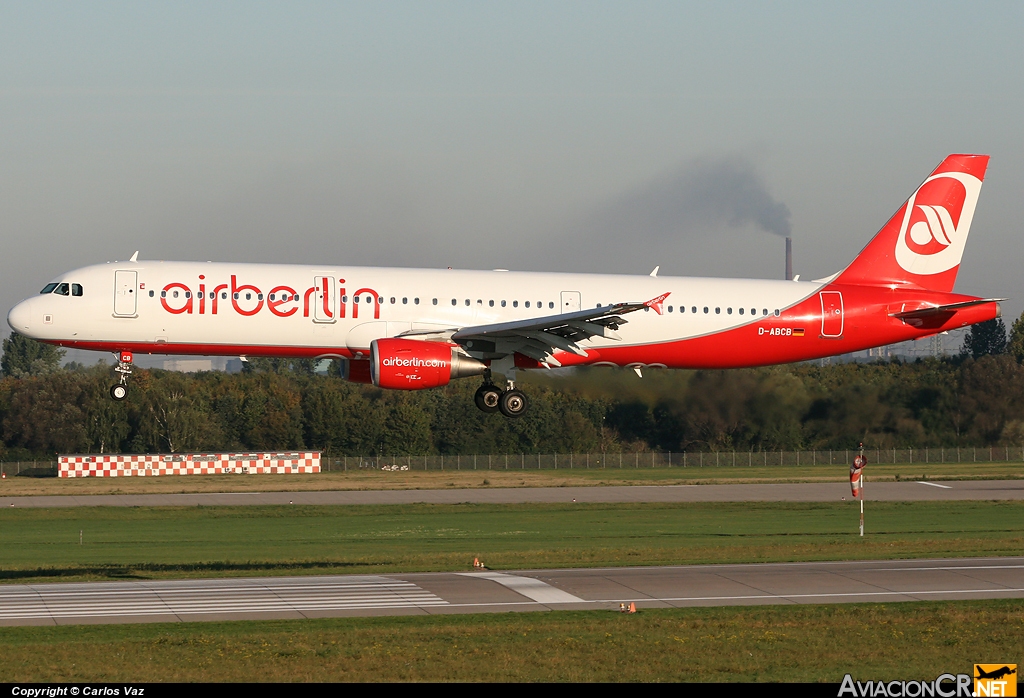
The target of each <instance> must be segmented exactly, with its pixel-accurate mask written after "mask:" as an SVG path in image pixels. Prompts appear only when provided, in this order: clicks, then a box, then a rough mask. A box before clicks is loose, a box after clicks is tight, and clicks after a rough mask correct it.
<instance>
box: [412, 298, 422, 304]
mask: <svg viewBox="0 0 1024 698" xmlns="http://www.w3.org/2000/svg"><path fill="white" fill-rule="evenodd" d="M412 304H413V305H419V304H420V299H419V298H413V299H412Z"/></svg>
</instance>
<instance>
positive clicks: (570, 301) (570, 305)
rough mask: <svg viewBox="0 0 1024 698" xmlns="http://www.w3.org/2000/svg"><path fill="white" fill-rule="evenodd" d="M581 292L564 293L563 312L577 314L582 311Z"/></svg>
mask: <svg viewBox="0 0 1024 698" xmlns="http://www.w3.org/2000/svg"><path fill="white" fill-rule="evenodd" d="M580 305H581V304H580V292H579V291H562V312H563V313H575V312H576V311H577V310H579V309H580Z"/></svg>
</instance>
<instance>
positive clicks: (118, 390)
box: [110, 351, 132, 401]
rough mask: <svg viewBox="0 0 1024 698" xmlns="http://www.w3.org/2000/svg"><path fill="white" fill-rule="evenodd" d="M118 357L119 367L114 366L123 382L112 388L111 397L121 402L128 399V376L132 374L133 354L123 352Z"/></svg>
mask: <svg viewBox="0 0 1024 698" xmlns="http://www.w3.org/2000/svg"><path fill="white" fill-rule="evenodd" d="M116 356H117V366H114V370H115V371H117V372H118V373H120V374H121V380H120V381H118V383H117V384H116V385H112V386H110V397H112V398H114V399H115V400H118V401H120V400H124V399H125V398H126V397H128V376H130V375H131V373H132V353H131V352H130V351H122V352H120V353H118V354H116Z"/></svg>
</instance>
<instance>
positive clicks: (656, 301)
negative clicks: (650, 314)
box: [644, 291, 672, 315]
mask: <svg viewBox="0 0 1024 698" xmlns="http://www.w3.org/2000/svg"><path fill="white" fill-rule="evenodd" d="M670 295H672V292H671V291H669V292H668V293H663V294H661V295H660V296H658V297H657V298H652V299H651V300H649V301H647V302H646V303H644V305H645V306H647V307H648V308H651V309H652V310H654V312H656V313H657V314H658V315H661V314H662V308H661V306H662V304H664V302H665V299H666V298H668V297H669V296H670Z"/></svg>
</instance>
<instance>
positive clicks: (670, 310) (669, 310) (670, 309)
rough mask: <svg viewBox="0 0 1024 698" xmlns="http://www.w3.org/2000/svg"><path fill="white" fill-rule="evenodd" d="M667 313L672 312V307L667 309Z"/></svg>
mask: <svg viewBox="0 0 1024 698" xmlns="http://www.w3.org/2000/svg"><path fill="white" fill-rule="evenodd" d="M668 312H670V313H671V312H672V306H671V305H670V306H669V307H668Z"/></svg>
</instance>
